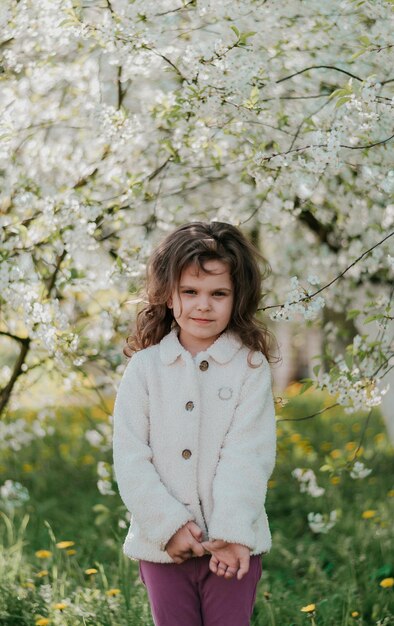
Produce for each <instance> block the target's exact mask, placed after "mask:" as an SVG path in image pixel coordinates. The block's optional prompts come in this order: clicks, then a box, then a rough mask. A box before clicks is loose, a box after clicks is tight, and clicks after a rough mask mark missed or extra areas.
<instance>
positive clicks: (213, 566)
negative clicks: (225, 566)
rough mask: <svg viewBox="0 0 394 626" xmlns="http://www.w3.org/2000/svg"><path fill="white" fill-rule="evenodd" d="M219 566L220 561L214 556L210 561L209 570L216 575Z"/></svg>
mask: <svg viewBox="0 0 394 626" xmlns="http://www.w3.org/2000/svg"><path fill="white" fill-rule="evenodd" d="M218 565H219V559H217V558H216V556H213V555H212V556H211V558H210V561H209V569H210V570H211V572H213V573H214V574H216V572H217V571H218Z"/></svg>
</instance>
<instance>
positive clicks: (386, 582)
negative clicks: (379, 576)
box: [379, 578, 394, 589]
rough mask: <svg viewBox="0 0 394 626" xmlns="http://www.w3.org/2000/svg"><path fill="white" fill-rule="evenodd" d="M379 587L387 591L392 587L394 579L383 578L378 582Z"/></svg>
mask: <svg viewBox="0 0 394 626" xmlns="http://www.w3.org/2000/svg"><path fill="white" fill-rule="evenodd" d="M379 585H380V586H381V587H383V588H384V589H389V588H390V587H393V586H394V578H383V580H381V581H380V583H379Z"/></svg>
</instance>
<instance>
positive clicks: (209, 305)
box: [167, 259, 234, 356]
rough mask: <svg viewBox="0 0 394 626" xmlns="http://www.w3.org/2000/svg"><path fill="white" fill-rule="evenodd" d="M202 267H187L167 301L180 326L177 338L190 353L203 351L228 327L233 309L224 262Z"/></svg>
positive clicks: (230, 288) (232, 298)
mask: <svg viewBox="0 0 394 626" xmlns="http://www.w3.org/2000/svg"><path fill="white" fill-rule="evenodd" d="M204 268H205V269H206V270H207V272H204V271H203V270H198V268H195V267H194V266H192V265H191V266H188V267H187V268H186V269H185V270H184V271H183V272H182V274H181V277H180V280H179V286H178V289H175V290H174V291H173V293H172V296H171V298H170V299H169V301H168V303H167V304H168V307H169V308H171V309H173V314H174V318H175V319H176V321H177V323H178V325H179V327H180V332H179V341H180V343H181V344H182V345H183V347H184V348H186V350H188V351H189V352H190V353H191V354H192V355H193V356H194V355H195V354H197V353H198V352H201V351H203V350H206V349H207V348H208V347H209V346H210V345H211V344H212V343H213V342H214V341H215V340H216V339H217V338H218V337H219V336H220V334H221V333H222V332H223V331H224V330H225V329H226V328H227V326H228V323H229V321H230V319H231V313H232V310H233V300H234V294H233V285H232V280H231V276H230V272H229V268H228V266H227V264H226V263H223V262H222V261H219V260H216V259H215V260H212V261H207V262H206V263H205V264H204Z"/></svg>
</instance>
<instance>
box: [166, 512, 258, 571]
mask: <svg viewBox="0 0 394 626" xmlns="http://www.w3.org/2000/svg"><path fill="white" fill-rule="evenodd" d="M201 538H202V530H201V528H199V526H197V524H196V523H195V522H187V524H185V525H184V526H182V528H180V529H179V530H177V532H176V533H175V534H174V535H173V536H172V537H171V539H170V540H169V542H168V543H167V545H166V548H165V549H166V551H167V553H168V554H169V555H170V557H171V558H172V559H173V561H174V563H177V564H178V565H179V564H180V563H183V562H184V561H186V560H187V559H189V558H191V557H192V556H203V555H204V554H211V555H212V556H211V559H210V561H209V569H210V570H211V572H213V573H214V574H216V575H217V576H224V578H233V576H237V579H238V580H241V578H243V577H244V576H245V574H247V573H248V571H249V560H250V550H249V548H248V547H246V546H243V545H241V544H239V543H228V542H227V541H223V540H222V539H215V540H214V541H201Z"/></svg>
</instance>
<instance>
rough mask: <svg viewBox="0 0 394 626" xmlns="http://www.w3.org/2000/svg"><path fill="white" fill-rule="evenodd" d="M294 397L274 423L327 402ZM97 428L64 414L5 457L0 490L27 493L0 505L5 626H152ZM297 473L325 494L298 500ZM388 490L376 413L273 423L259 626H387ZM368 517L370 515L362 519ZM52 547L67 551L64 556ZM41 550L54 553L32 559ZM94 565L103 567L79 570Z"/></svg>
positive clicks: (391, 616) (386, 453)
mask: <svg viewBox="0 0 394 626" xmlns="http://www.w3.org/2000/svg"><path fill="white" fill-rule="evenodd" d="M296 391H297V386H293V387H292V388H290V389H289V403H288V405H287V406H286V407H285V408H284V409H281V410H280V411H279V414H278V417H279V419H284V418H295V417H298V418H299V417H303V416H306V415H310V414H311V413H313V412H315V411H318V410H320V409H321V408H322V407H323V406H328V405H329V404H330V403H332V399H329V398H327V397H325V396H324V395H322V394H318V393H316V392H314V391H308V392H307V393H306V394H303V395H301V396H297V395H296ZM25 417H27V418H31V417H32V416H28V415H27V414H26V415H25ZM103 420H104V418H103V417H102V416H101V415H100V413H99V412H98V411H97V410H90V409H86V408H83V409H80V410H76V409H64V410H59V412H58V414H57V418H56V428H55V432H54V433H53V435H51V436H47V437H44V438H43V439H36V440H34V441H33V442H31V443H30V444H29V445H28V446H26V447H24V448H23V449H22V450H20V451H18V452H12V451H8V452H6V453H5V454H3V458H2V463H1V466H0V486H1V485H3V484H4V482H5V481H6V480H7V479H11V480H13V481H17V482H20V483H21V484H22V485H23V486H24V487H26V488H27V489H28V490H29V494H30V499H29V500H28V502H26V503H25V504H24V505H23V506H21V507H19V508H16V509H15V511H14V512H12V511H11V510H8V509H7V508H6V505H5V504H4V503H3V505H2V503H1V502H0V510H3V513H1V514H0V538H1V543H2V546H3V547H2V548H1V551H0V625H4V626H14V625H15V626H19V625H26V626H27V625H28V626H31V625H34V624H36V622H37V620H38V619H39V618H40V617H43V618H47V619H49V624H51V625H52V624H53V625H70V626H74V625H75V624H84V625H89V626H107V625H108V626H109V625H111V626H123V625H124V626H126V625H127V626H137V625H139V626H141V625H146V626H151V625H152V622H151V619H150V611H149V606H148V603H147V596H146V592H145V588H144V587H143V585H142V584H141V582H140V581H139V578H138V568H137V564H136V562H133V561H130V560H129V559H127V558H126V557H125V556H124V555H123V554H122V542H123V539H124V536H125V532H126V530H125V529H122V528H120V527H119V525H118V520H119V519H120V518H123V517H124V511H123V507H122V503H121V501H120V498H119V496H118V495H116V496H102V495H100V493H99V492H98V490H97V487H96V482H97V475H96V465H97V462H98V461H108V462H110V461H111V451H110V450H107V451H106V452H102V451H100V450H98V449H94V448H92V446H90V444H89V443H88V442H87V441H86V439H85V437H84V433H85V431H86V430H88V429H92V428H94V427H95V425H97V424H99V423H100V422H101V421H103ZM367 420H368V422H367V423H366V421H367ZM363 433H364V434H363ZM361 439H362V441H361ZM360 442H361V444H362V448H361V450H360V451H359V452H358V453H357V458H358V460H361V461H363V462H364V463H365V465H366V466H367V467H368V468H370V469H372V470H373V471H372V473H371V474H370V476H368V477H366V478H364V479H363V480H353V479H352V478H351V477H350V475H349V471H348V470H349V468H350V467H351V464H352V460H353V459H354V455H355V450H356V449H357V446H358V445H359V444H360ZM323 466H325V471H321V470H320V468H321V467H323ZM295 467H301V468H312V469H313V470H314V471H315V474H316V477H317V482H318V484H319V486H321V487H324V488H325V493H324V495H322V496H320V497H318V498H313V497H312V496H310V495H308V494H306V493H300V488H299V483H298V481H297V480H296V479H295V478H293V477H292V475H291V472H292V470H293V469H294V468H295ZM393 490H394V478H393V450H392V448H390V446H389V444H388V442H387V440H386V437H385V434H384V427H383V425H382V421H381V418H380V416H379V412H378V411H377V410H376V411H373V412H372V414H371V415H370V417H369V419H368V416H367V414H359V415H351V416H349V415H344V414H343V412H341V411H340V410H338V407H336V408H335V409H331V410H328V411H326V412H325V413H323V414H322V415H320V416H316V417H314V418H312V419H309V420H305V421H298V422H294V421H293V422H287V421H283V422H279V423H278V459H277V466H276V469H275V472H274V474H273V476H272V480H271V481H270V488H269V493H268V498H267V512H268V516H269V519H270V525H271V530H272V535H273V548H272V550H271V552H270V553H269V554H268V555H266V556H265V557H264V558H263V576H262V578H261V581H260V583H259V587H258V596H257V601H256V606H255V611H254V615H253V622H252V623H253V626H303V625H309V624H310V625H311V626H314V625H315V624H316V626H317V625H319V626H351V625H355V626H361V625H363V626H369V625H376V626H388V625H389V624H391V623H394V606H393V597H394V588H393V587H391V588H383V587H382V586H381V585H380V582H381V581H382V580H383V579H385V578H391V577H393V576H394V565H393V563H394V559H393V542H392V520H393V518H394V515H393V509H394V497H393V496H394V491H393ZM333 510H335V511H337V514H338V521H337V523H336V525H335V526H334V527H333V528H332V529H331V530H330V531H329V532H328V533H327V534H315V533H313V532H312V531H311V530H310V528H309V525H308V521H307V515H308V513H309V512H311V511H312V512H314V513H323V514H328V513H329V512H330V511H333ZM367 510H369V511H374V514H373V515H372V516H371V517H370V518H369V519H364V518H363V517H362V514H363V512H364V511H367ZM60 541H72V542H74V545H73V546H70V547H69V548H68V549H67V548H59V547H57V546H56V544H57V543H59V542H60ZM43 549H45V550H49V551H50V552H51V556H49V557H48V558H39V557H38V556H37V555H36V552H37V551H38V550H43ZM69 550H71V551H74V553H68V551H69ZM89 568H94V569H95V570H97V572H96V573H92V574H87V573H86V570H87V569H89ZM44 571H47V572H48V573H47V574H45V573H44V574H43V573H42V572H44ZM111 590H112V591H111ZM113 590H115V591H113ZM116 590H118V591H116ZM113 594H114V595H113ZM59 603H60V606H56V605H57V604H59ZM62 604H64V605H66V606H64V608H62ZM308 604H315V605H316V609H315V613H314V614H307V613H303V612H301V608H302V607H304V606H305V605H308ZM355 612H356V613H357V615H354V616H352V613H355ZM185 626H186V625H185Z"/></svg>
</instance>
